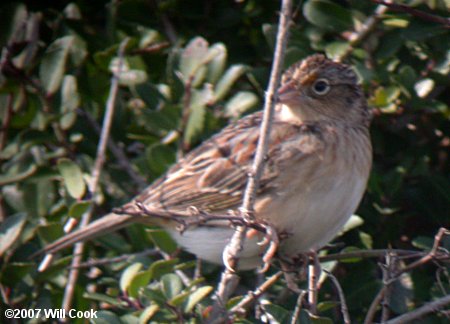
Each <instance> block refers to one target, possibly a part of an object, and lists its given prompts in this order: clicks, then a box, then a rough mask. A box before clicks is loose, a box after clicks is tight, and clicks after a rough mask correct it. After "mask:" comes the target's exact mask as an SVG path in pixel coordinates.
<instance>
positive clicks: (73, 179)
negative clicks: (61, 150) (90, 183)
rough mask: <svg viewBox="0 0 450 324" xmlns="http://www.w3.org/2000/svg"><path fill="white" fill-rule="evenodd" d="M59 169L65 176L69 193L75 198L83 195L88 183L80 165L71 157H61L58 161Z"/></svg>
mask: <svg viewBox="0 0 450 324" xmlns="http://www.w3.org/2000/svg"><path fill="white" fill-rule="evenodd" d="M58 170H59V173H61V175H62V177H63V178H64V184H65V185H66V188H67V191H68V192H69V194H70V195H71V196H72V197H73V198H75V199H80V198H81V197H83V195H84V192H85V190H86V185H85V183H84V180H83V173H82V172H81V169H80V168H79V166H78V165H77V164H76V163H74V162H72V161H71V160H69V159H60V160H59V161H58Z"/></svg>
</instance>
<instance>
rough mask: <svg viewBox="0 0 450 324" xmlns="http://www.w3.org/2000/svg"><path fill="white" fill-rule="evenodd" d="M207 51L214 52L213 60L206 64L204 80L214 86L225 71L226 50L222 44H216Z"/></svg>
mask: <svg viewBox="0 0 450 324" xmlns="http://www.w3.org/2000/svg"><path fill="white" fill-rule="evenodd" d="M209 51H210V52H214V53H213V55H214V58H213V59H212V60H211V62H209V64H208V72H207V75H206V79H207V80H208V82H209V83H212V84H215V83H216V82H217V80H219V78H220V76H221V75H222V73H223V71H224V70H225V65H226V63H227V48H226V47H225V45H223V44H222V43H217V44H214V45H212V46H211V47H210V49H209Z"/></svg>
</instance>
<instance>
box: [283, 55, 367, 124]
mask: <svg viewBox="0 0 450 324" xmlns="http://www.w3.org/2000/svg"><path fill="white" fill-rule="evenodd" d="M277 95H278V102H279V104H280V105H279V109H280V111H281V113H282V114H284V118H288V119H297V120H298V121H302V122H305V121H318V120H338V121H342V122H348V123H357V124H361V123H363V124H368V121H369V119H370V118H369V112H368V109H367V103H366V99H365V98H364V94H363V92H362V90H361V87H360V86H359V85H358V78H357V76H356V73H355V72H354V71H353V69H352V68H351V67H350V66H348V65H345V64H341V63H336V62H333V61H332V60H329V59H327V58H326V57H325V56H323V55H319V54H317V55H312V56H309V57H307V58H306V59H304V60H302V61H300V62H298V63H295V64H294V65H292V66H291V67H290V68H289V69H288V70H287V71H286V72H285V73H284V74H283V78H282V82H281V87H280V88H279V89H278V92H277Z"/></svg>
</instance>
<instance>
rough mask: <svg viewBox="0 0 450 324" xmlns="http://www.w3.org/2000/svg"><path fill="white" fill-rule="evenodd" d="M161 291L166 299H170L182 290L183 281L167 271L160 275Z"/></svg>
mask: <svg viewBox="0 0 450 324" xmlns="http://www.w3.org/2000/svg"><path fill="white" fill-rule="evenodd" d="M161 283H162V291H163V293H164V295H165V296H166V297H167V299H172V298H174V297H175V296H176V295H178V294H179V293H180V292H181V290H183V283H182V282H181V279H180V277H178V276H177V275H176V274H174V273H168V274H165V275H164V276H162V278H161Z"/></svg>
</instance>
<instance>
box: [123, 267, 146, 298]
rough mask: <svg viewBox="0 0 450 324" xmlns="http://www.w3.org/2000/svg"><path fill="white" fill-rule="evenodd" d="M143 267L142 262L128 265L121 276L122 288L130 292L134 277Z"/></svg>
mask: <svg viewBox="0 0 450 324" xmlns="http://www.w3.org/2000/svg"><path fill="white" fill-rule="evenodd" d="M141 269H142V263H133V264H132V265H130V266H128V267H127V268H126V269H125V271H124V272H122V275H121V277H120V284H119V285H120V290H122V291H123V292H126V293H128V290H129V288H130V285H131V283H132V281H133V279H134V277H136V275H137V274H138V273H139V271H140V270H141Z"/></svg>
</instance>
